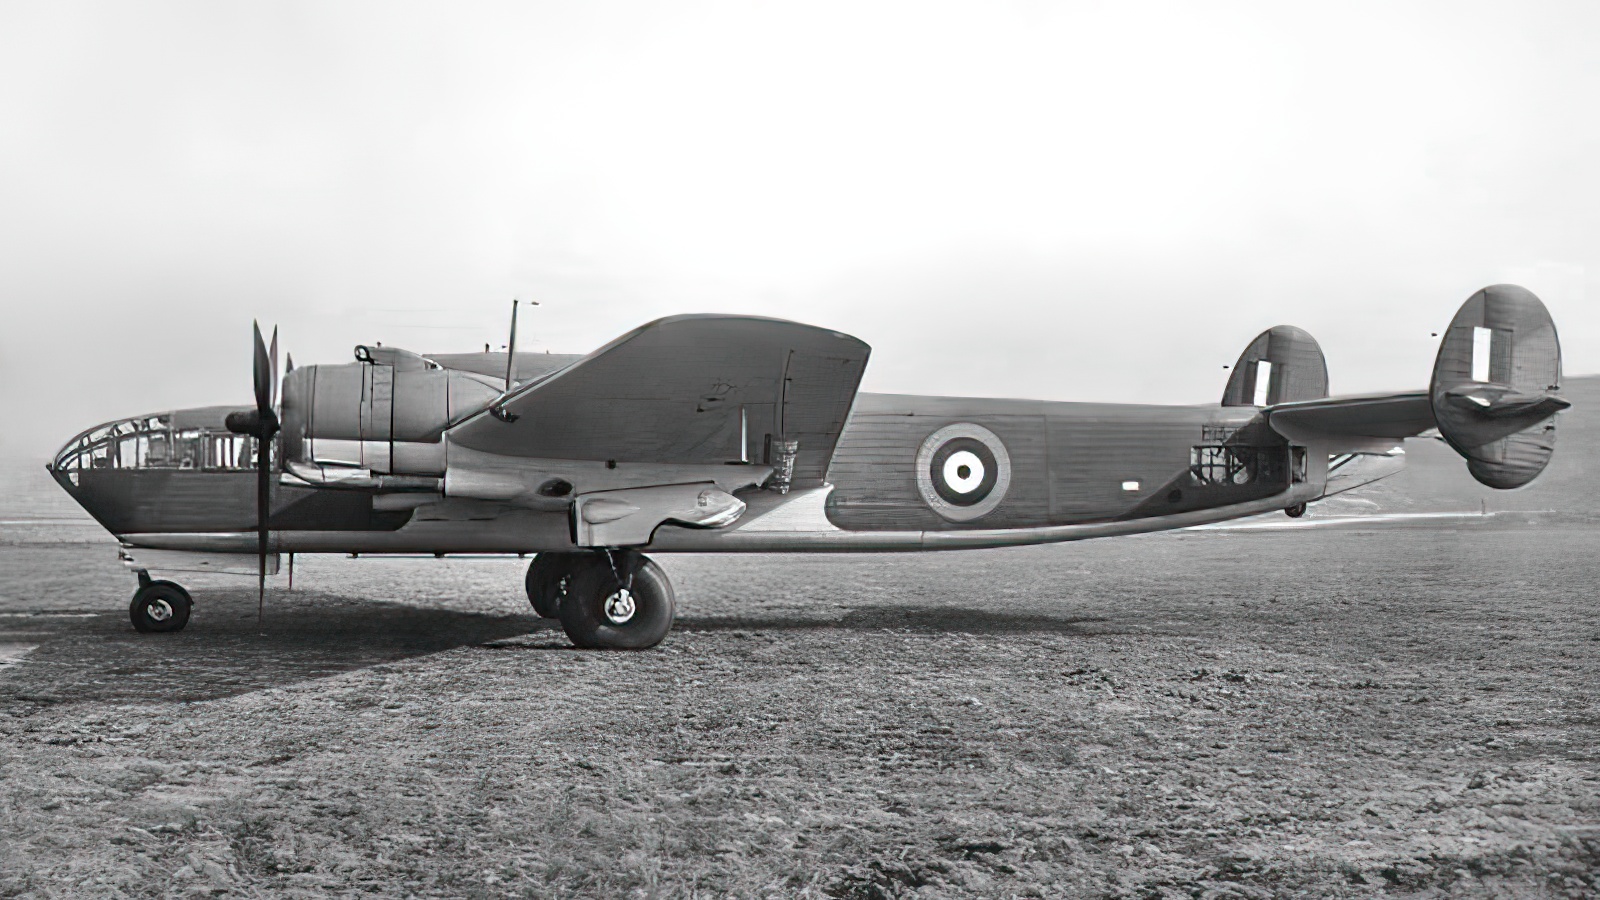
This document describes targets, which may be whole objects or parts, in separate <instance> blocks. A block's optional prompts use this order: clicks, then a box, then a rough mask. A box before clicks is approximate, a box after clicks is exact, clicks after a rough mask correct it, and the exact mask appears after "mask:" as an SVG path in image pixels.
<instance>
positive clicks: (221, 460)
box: [50, 406, 256, 483]
mask: <svg viewBox="0 0 1600 900" xmlns="http://www.w3.org/2000/svg"><path fill="white" fill-rule="evenodd" d="M240 409H241V408H240V407H234V406H203V407H198V408H196V409H179V410H173V411H171V412H163V413H150V414H146V415H142V416H134V417H133V418H129V419H120V420H118V421H115V422H107V423H105V424H103V425H96V426H95V427H93V428H91V429H89V430H88V431H85V432H83V433H81V434H79V435H78V436H77V437H75V438H73V439H72V440H70V441H68V442H67V444H66V446H64V447H62V448H61V449H60V450H59V451H58V452H57V453H56V455H55V459H54V460H53V461H52V463H51V466H50V467H51V468H52V469H53V470H55V471H57V472H61V473H63V474H65V475H66V476H67V477H69V478H71V479H72V480H73V483H77V480H78V476H79V473H80V472H82V471H83V470H84V469H183V470H193V471H202V472H214V471H227V472H234V471H240V470H247V471H248V470H250V469H252V468H254V466H255V459H256V440H255V438H252V437H249V436H246V435H241V434H234V433H232V432H230V431H228V429H227V426H226V425H224V424H223V420H224V419H226V418H227V415H228V413H231V412H238V411H240ZM245 409H248V408H245Z"/></svg>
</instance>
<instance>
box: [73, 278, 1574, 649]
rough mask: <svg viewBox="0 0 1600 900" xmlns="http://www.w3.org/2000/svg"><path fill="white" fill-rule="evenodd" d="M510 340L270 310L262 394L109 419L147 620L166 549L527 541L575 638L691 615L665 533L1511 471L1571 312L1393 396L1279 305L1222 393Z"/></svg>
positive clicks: (1549, 390)
mask: <svg viewBox="0 0 1600 900" xmlns="http://www.w3.org/2000/svg"><path fill="white" fill-rule="evenodd" d="M509 353H510V355H509V356H508V354H494V353H482V354H449V355H434V356H422V355H419V354H415V353H411V352H408V351H405V350H399V349H396V348H393V347H382V346H373V347H367V346H361V347H357V348H356V353H355V356H356V361H355V362H353V363H346V364H342V365H315V366H305V367H302V368H298V369H296V368H294V366H293V363H292V361H291V362H290V364H289V366H288V367H287V369H288V370H287V372H286V373H285V374H284V376H283V377H282V379H281V381H280V379H279V377H278V374H277V369H278V365H277V333H276V331H274V333H273V337H272V345H271V348H270V349H269V348H268V347H267V345H266V343H265V342H264V341H263V340H262V337H261V331H260V328H259V327H257V329H256V332H255V360H254V367H253V368H254V382H255V401H256V402H255V405H254V406H251V407H242V408H227V407H209V408H201V409H185V410H178V411H175V412H166V413H157V414H152V415H145V416H139V417H136V418H132V419H125V420H122V421H118V422H113V423H110V424H106V425H101V426H98V427H95V428H91V429H89V430H88V431H85V432H83V433H82V434H80V435H78V436H77V437H75V438H73V439H72V440H71V441H70V442H69V443H68V444H67V445H66V446H65V447H64V448H62V450H61V451H60V452H59V453H58V454H57V455H56V456H55V458H54V460H53V461H52V462H51V463H50V465H49V469H50V472H51V474H52V475H53V476H54V477H55V479H56V481H57V482H58V483H59V484H60V485H61V486H62V487H63V488H64V489H66V491H67V492H68V493H70V494H71V495H72V497H73V499H75V500H76V501H77V502H78V503H80V504H81V505H82V506H83V507H84V509H86V510H88V511H89V513H90V514H91V515H93V516H94V517H95V519H96V520H98V521H99V522H100V524H102V525H103V526H105V528H106V529H107V530H109V531H110V532H111V533H112V534H114V535H116V537H117V538H118V539H119V540H120V541H121V542H122V549H121V557H122V559H123V561H124V563H125V564H126V565H127V566H128V567H129V568H131V569H133V570H134V571H135V572H136V573H137V575H138V577H139V588H138V590H137V591H136V592H135V594H134V596H133V602H132V604H131V606H130V608H129V612H130V614H131V617H132V619H133V626H134V627H135V628H136V629H138V630H139V631H144V632H171V631H177V630H179V629H181V628H183V627H184V625H185V624H186V623H187V622H188V620H189V615H190V609H191V607H192V605H193V601H192V600H191V598H190V595H189V593H188V592H187V591H185V590H184V589H183V588H182V587H180V586H179V585H177V584H175V583H174V582H172V581H168V580H155V579H152V577H151V573H152V572H158V573H159V572H163V571H166V572H192V571H235V572H241V573H250V574H255V575H256V576H257V578H258V588H259V589H260V590H262V591H264V588H265V579H266V576H267V575H268V574H276V573H277V571H278V569H279V558H280V555H281V554H286V553H287V554H291V556H290V562H291V564H292V561H293V556H292V554H296V553H348V554H419V553H420V554H434V555H444V554H512V553H515V554H524V555H525V554H535V556H534V559H533V561H532V562H531V563H530V565H529V566H528V573H527V579H526V588H527V593H528V599H529V600H530V601H531V603H532V605H533V608H534V610H535V611H536V612H537V613H538V614H539V615H540V616H543V617H547V618H558V619H560V621H561V626H562V628H563V629H565V631H566V633H567V635H568V637H570V638H571V640H572V642H573V643H574V644H577V645H578V646H580V647H594V648H627V649H642V648H646V647H652V646H655V645H656V644H658V643H659V642H660V641H661V640H662V639H663V638H664V637H665V636H666V634H667V632H668V630H669V629H670V628H671V627H672V620H673V615H674V599H673V591H672V587H671V585H670V583H669V582H668V580H667V578H666V575H665V573H663V571H662V570H661V568H660V567H659V566H658V565H656V564H655V563H654V562H653V561H652V560H650V559H649V558H648V557H646V556H644V555H643V551H646V550H649V551H656V552H728V551H751V552H783V553H791V552H807V551H821V552H840V551H912V550H953V549H960V548H976V547H1003V546H1011V545H1019V544H1037V543H1048V542H1055V541H1072V540H1079V539H1081V538H1092V537H1110V536H1114V535H1124V534H1136V533H1140V532H1150V531H1161V530H1165V529H1172V528H1183V527H1186V526H1191V525H1200V524H1204V523H1210V522H1218V521H1222V520H1226V519H1236V518H1240V517H1244V516H1253V515H1257V514H1260V513H1265V512H1271V511H1276V510H1282V511H1284V512H1286V513H1288V514H1289V515H1291V516H1299V515H1302V514H1304V513H1305V510H1306V504H1308V503H1311V502H1313V501H1316V500H1319V499H1322V498H1324V497H1328V496H1330V495H1333V494H1337V493H1339V492H1342V491H1346V490H1349V489H1351V488H1354V487H1358V486H1360V485H1363V484H1367V483H1370V482H1372V481H1375V480H1377V479H1378V478H1382V477H1384V476H1386V475H1389V474H1392V473H1393V472H1395V471H1397V470H1398V469H1399V468H1400V466H1401V465H1402V464H1403V460H1404V457H1403V442H1404V439H1405V438H1408V437H1414V436H1418V435H1422V434H1424V433H1426V432H1432V431H1433V430H1435V429H1436V430H1437V435H1438V436H1439V437H1441V438H1442V439H1443V440H1444V441H1446V442H1448V443H1449V444H1450V446H1452V447H1453V448H1455V450H1456V451H1457V452H1459V453H1460V454H1461V455H1462V456H1463V457H1464V458H1465V459H1466V461H1467V469H1468V471H1470V472H1471V474H1472V476H1473V477H1474V478H1476V479H1477V480H1478V481H1480V482H1482V483H1484V484H1486V485H1489V486H1490V487H1494V488H1515V487H1519V486H1521V485H1524V484H1527V483H1528V482H1530V481H1532V480H1533V479H1534V478H1535V477H1536V476H1537V475H1538V474H1539V473H1540V472H1541V471H1542V470H1543V469H1544V467H1545V465H1546V463H1548V461H1549V459H1550V456H1551V453H1552V452H1553V450H1554V448H1555V415H1556V413H1557V412H1559V411H1560V410H1562V409H1564V408H1566V407H1567V406H1568V403H1567V402H1566V401H1565V400H1562V399H1561V398H1560V397H1559V396H1557V392H1558V390H1559V388H1560V379H1561V351H1560V346H1559V343H1558V341H1557V337H1556V329H1555V324H1554V322H1552V321H1551V318H1550V314H1549V312H1548V311H1547V310H1546V309H1545V307H1544V304H1543V303H1541V302H1540V301H1539V299H1538V298H1537V297H1535V296H1534V295H1533V294H1532V293H1531V292H1529V291H1527V290H1525V289H1523V288H1520V287H1517V286H1514V285H1495V286H1492V287H1488V288H1484V289H1483V290H1481V291H1479V292H1477V293H1476V294H1474V295H1472V297H1471V298H1470V299H1468V300H1467V302H1466V303H1465V304H1464V305H1463V306H1462V307H1461V309H1460V311H1459V312H1457V313H1456V316H1455V319H1454V320H1453V321H1451V323H1450V326H1449V328H1448V329H1447V330H1446V331H1445V332H1444V337H1443V340H1442V341H1441V344H1440V347H1439V353H1438V357H1437V360H1436V362H1435V364H1434V368H1433V378H1432V384H1431V385H1429V387H1428V389H1427V390H1422V391H1414V392H1408V393H1397V394H1383V395H1371V396H1356V397H1329V396H1328V395H1327V394H1328V370H1327V364H1326V363H1325V361H1324V359H1323V355H1322V350H1321V348H1320V347H1318V345H1317V342H1316V341H1315V340H1313V339H1312V337H1311V336H1310V335H1309V334H1307V333H1306V332H1304V331H1301V330H1300V329H1298V328H1291V327H1288V326H1278V327H1276V328H1272V329H1269V330H1267V331H1265V332H1263V333H1262V334H1261V335H1260V336H1258V337H1257V338H1256V339H1255V340H1254V341H1251V342H1250V345H1249V346H1248V347H1247V348H1246V349H1245V351H1244V354H1243V355H1242V356H1240V357H1239V361H1238V364H1237V365H1235V366H1234V367H1233V369H1232V372H1231V375H1230V378H1229V380H1228V383H1227V387H1226V388H1225V390H1224V391H1223V394H1222V402H1221V403H1220V404H1218V405H1216V406H1204V407H1190V406H1178V407H1167V406H1144V405H1126V404H1103V403H1064V402H1044V401H1033V400H993V399H972V398H964V397H922V396H911V395H899V394H868V393H859V392H858V391H857V387H858V385H859V384H860V382H861V376H862V372H863V371H864V369H865V367H866V364H867V356H868V353H869V349H868V347H867V345H866V344H864V343H862V342H861V341H859V340H857V339H856V338H853V337H851V336H849V335H847V334H841V333H839V332H837V331H829V330H827V329H824V328H815V327H812V326H809V325H801V324H798V323H795V322H787V321H782V320H778V319H767V318H757V317H751V316H734V315H688V316H673V317H670V318H665V319H660V320H658V321H655V322H651V323H650V324H648V325H645V326H643V327H641V328H638V329H635V330H634V331H631V332H629V333H627V334H625V335H623V336H622V337H620V338H617V339H616V340H614V341H612V342H611V343H609V344H607V345H606V346H604V347H601V348H600V349H599V350H596V351H594V352H593V353H590V354H588V355H587V356H581V357H579V356H555V355H550V354H538V355H533V354H524V355H522V356H520V357H519V356H516V355H515V352H514V350H512V351H509ZM502 372H503V373H504V374H503V376H502V375H501V373H502ZM280 387H281V400H280Z"/></svg>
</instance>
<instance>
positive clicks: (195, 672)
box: [0, 591, 1122, 707]
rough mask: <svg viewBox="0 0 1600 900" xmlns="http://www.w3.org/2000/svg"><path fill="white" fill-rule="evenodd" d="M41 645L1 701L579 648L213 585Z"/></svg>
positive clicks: (808, 621) (270, 682)
mask: <svg viewBox="0 0 1600 900" xmlns="http://www.w3.org/2000/svg"><path fill="white" fill-rule="evenodd" d="M48 622H49V625H48V630H47V631H46V630H41V631H39V632H38V637H37V640H38V642H39V646H38V647H37V648H36V649H34V650H33V652H32V653H31V654H29V655H28V656H27V657H26V658H25V659H24V660H23V662H22V664H20V665H15V666H12V667H11V668H9V669H7V670H5V671H4V672H3V673H0V707H4V706H12V705H16V704H28V705H47V704H61V703H80V702H107V701H110V702H150V703H179V702H197V701H205V700H217V699H223V698H226V697H232V696H238V695H241V694H246V693H251V692H254V691H259V690H265V689H268V688H274V687H284V686H287V685H293V684H297V683H301V682H305V681H312V680H317V679H322V678H330V677H335V676H338V675H341V674H344V673H347V672H352V671H356V670H359V669H364V668H369V667H372V666H376V665H382V664H385V663H394V662H401V661H404V660H407V659H414V658H417V657H422V656H428V655H431V654H435V653H441V652H445V651H448V650H454V649H457V648H460V647H482V648H484V649H486V650H491V651H493V650H497V649H510V650H519V651H530V650H531V651H551V652H577V651H575V649H574V648H573V647H572V646H571V644H570V643H568V641H567V638H566V635H564V634H563V633H562V631H561V626H560V625H559V624H558V623H556V622H554V621H551V620H544V619H539V618H537V617H535V616H534V615H532V613H531V612H529V613H527V614H498V615H497V614H486V613H475V612H464V611H460V610H452V609H442V608H437V607H434V608H430V607H420V606H404V605H399V604H393V603H386V602H380V601H373V600H365V599H352V598H350V597H348V596H340V595H334V594H321V593H317V592H312V591H303V592H298V593H296V594H294V595H292V597H291V598H285V597H283V596H282V595H280V596H278V597H276V598H274V599H273V601H272V602H271V603H269V605H268V606H267V610H266V619H265V622H264V623H263V624H258V623H257V620H256V609H255V597H254V595H253V593H251V592H234V591H230V592H226V593H223V594H212V595H211V596H210V597H208V598H207V601H206V603H205V604H204V606H199V605H197V607H196V610H195V614H194V618H193V619H192V620H191V622H190V624H189V627H188V628H186V629H185V630H184V631H182V632H179V633H177V634H139V633H137V632H135V631H133V630H132V628H131V627H130V626H129V624H128V621H127V619H126V618H124V617H122V616H120V615H115V614H100V615H96V616H94V617H91V618H65V619H53V620H48ZM676 629H677V630H678V631H681V632H702V633H705V632H712V633H715V632H728V631H779V632H803V631H856V632H870V631H884V630H890V631H911V632H920V633H950V634H960V633H966V634H1041V633H1042V634H1053V635H1068V636H1077V637H1096V636H1101V635H1110V634H1117V633H1122V632H1121V630H1120V629H1118V628H1115V627H1113V626H1111V624H1110V620H1108V619H1105V618H1096V617H1060V616H1051V615H1044V614H1039V613H1029V612H1008V611H996V610H974V609H965V608H960V607H951V606H906V605H885V606H869V607H857V608H854V609H851V610H848V611H845V612H844V614H843V615H840V616H838V617H836V618H821V617H817V616H815V615H814V614H811V613H810V611H804V610H802V611H796V612H793V613H790V614H787V615H785V614H783V613H780V612H767V613H764V612H762V611H752V613H751V614H748V615H694V614H690V615H686V616H682V617H680V618H679V619H678V622H677V625H676Z"/></svg>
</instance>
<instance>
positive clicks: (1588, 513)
mask: <svg viewBox="0 0 1600 900" xmlns="http://www.w3.org/2000/svg"><path fill="white" fill-rule="evenodd" d="M1561 395H1562V396H1563V397H1565V398H1566V399H1567V400H1570V401H1571V402H1572V408H1571V409H1569V410H1567V411H1566V412H1563V413H1561V414H1560V416H1559V418H1558V419H1557V420H1556V455H1555V458H1554V459H1553V460H1551V462H1550V467H1549V468H1547V469H1545V471H1544V474H1542V475H1540V476H1539V477H1538V479H1536V480H1535V481H1534V482H1533V484H1530V485H1528V486H1527V487H1525V488H1519V489H1517V490H1513V491H1497V490H1494V489H1492V488H1487V487H1484V486H1483V485H1481V484H1479V483H1478V482H1477V481H1475V480H1474V479H1473V477H1472V476H1471V475H1470V474H1468V472H1467V464H1466V462H1465V461H1464V460H1463V459H1462V458H1461V457H1460V456H1459V455H1457V454H1456V452H1455V451H1454V450H1452V449H1450V447H1449V446H1447V445H1446V444H1444V443H1443V442H1442V441H1435V440H1409V441H1406V468H1405V471H1403V472H1401V473H1400V474H1398V475H1395V476H1393V477H1391V478H1387V479H1385V480H1383V481H1380V482H1378V483H1376V484H1373V485H1369V486H1367V487H1364V488H1358V489H1357V490H1354V491H1351V492H1350V493H1349V494H1346V495H1342V496H1339V497H1333V498H1330V499H1328V500H1326V501H1324V502H1322V503H1319V504H1316V505H1315V506H1313V507H1312V508H1313V509H1314V510H1316V511H1317V513H1319V514H1321V515H1352V514H1360V513H1379V512H1467V511H1472V510H1478V509H1483V508H1487V509H1488V510H1489V511H1490V512H1504V511H1518V512H1534V511H1540V512H1551V513H1557V514H1560V516H1561V517H1562V518H1568V517H1573V518H1581V519H1600V508H1597V503H1596V499H1595V494H1596V487H1597V484H1600V375H1584V376H1580V377H1575V378H1574V377H1568V378H1566V379H1565V380H1564V381H1563V383H1562V386H1561Z"/></svg>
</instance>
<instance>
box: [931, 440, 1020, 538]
mask: <svg viewBox="0 0 1600 900" xmlns="http://www.w3.org/2000/svg"><path fill="white" fill-rule="evenodd" d="M956 441H961V442H963V443H965V442H966V441H977V442H978V443H979V444H982V445H983V448H984V449H985V450H988V451H989V455H991V456H993V457H994V465H995V470H996V471H995V472H993V473H987V472H986V473H983V476H984V477H982V478H980V479H979V481H980V484H979V486H978V487H976V488H974V490H975V491H982V490H984V488H985V487H987V493H984V494H983V495H982V496H979V497H975V498H973V499H971V500H967V501H964V502H961V503H952V502H950V501H949V500H947V499H945V497H944V496H943V495H945V494H949V493H951V492H952V490H953V489H954V488H953V486H952V485H950V484H948V483H946V481H945V480H944V474H943V473H942V472H935V471H934V467H933V463H934V457H936V456H938V455H939V451H940V450H942V449H944V448H945V447H946V446H947V445H949V444H951V443H953V442H956ZM991 474H992V478H991V477H989V476H990V475H991ZM1009 487H1011V455H1010V454H1008V453H1007V452H1006V445H1005V443H1004V442H1002V441H1001V440H1000V438H999V437H998V436H996V435H995V433H994V432H992V431H990V430H989V429H987V428H984V427H983V426H982V425H974V424H972V423H971V422H957V423H955V424H953V425H946V426H944V427H943V428H940V429H939V430H938V431H935V432H934V433H933V434H930V435H928V436H927V438H925V439H924V440H923V441H922V447H921V448H919V449H918V450H917V493H918V494H920V495H922V502H924V503H926V504H928V508H929V509H931V510H933V511H934V512H936V513H938V514H939V515H940V516H941V517H942V518H944V519H947V520H949V521H951V522H970V521H972V520H974V519H981V518H983V517H984V516H986V515H988V514H989V513H991V512H993V511H994V510H995V507H997V506H999V505H1000V503H1001V501H1003V500H1005V498H1006V489H1007V488H1009ZM941 488H942V490H941ZM957 492H958V493H959V491H957Z"/></svg>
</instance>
